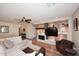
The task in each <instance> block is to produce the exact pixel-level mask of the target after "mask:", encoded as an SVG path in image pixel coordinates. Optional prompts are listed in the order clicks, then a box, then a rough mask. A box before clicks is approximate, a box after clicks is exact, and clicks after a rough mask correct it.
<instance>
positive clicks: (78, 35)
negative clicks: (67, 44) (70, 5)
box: [72, 8, 79, 55]
mask: <svg viewBox="0 0 79 59" xmlns="http://www.w3.org/2000/svg"><path fill="white" fill-rule="evenodd" d="M75 17H77V18H78V20H79V8H78V9H77V11H76V12H75V13H74V14H73V18H75ZM78 23H79V21H78ZM72 40H73V41H74V42H75V45H76V48H77V52H78V55H79V28H78V31H73V35H72Z"/></svg>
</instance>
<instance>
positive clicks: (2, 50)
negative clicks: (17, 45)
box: [0, 44, 5, 56]
mask: <svg viewBox="0 0 79 59" xmlns="http://www.w3.org/2000/svg"><path fill="white" fill-rule="evenodd" d="M4 55H5V48H4V47H3V45H1V44H0V56H4Z"/></svg>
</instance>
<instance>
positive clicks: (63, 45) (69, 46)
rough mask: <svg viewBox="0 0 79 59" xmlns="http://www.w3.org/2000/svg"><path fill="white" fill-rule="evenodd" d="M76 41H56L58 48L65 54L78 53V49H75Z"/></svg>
mask: <svg viewBox="0 0 79 59" xmlns="http://www.w3.org/2000/svg"><path fill="white" fill-rule="evenodd" d="M73 47H74V43H73V42H72V41H68V40H65V39H63V40H61V41H56V49H57V50H58V51H59V52H60V53H61V54H63V55H65V56H72V55H76V54H77V52H76V50H74V49H73Z"/></svg>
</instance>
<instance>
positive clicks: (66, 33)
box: [58, 32, 68, 35]
mask: <svg viewBox="0 0 79 59" xmlns="http://www.w3.org/2000/svg"><path fill="white" fill-rule="evenodd" d="M58 34H59V35H60V34H61V35H62V34H64V35H68V32H58Z"/></svg>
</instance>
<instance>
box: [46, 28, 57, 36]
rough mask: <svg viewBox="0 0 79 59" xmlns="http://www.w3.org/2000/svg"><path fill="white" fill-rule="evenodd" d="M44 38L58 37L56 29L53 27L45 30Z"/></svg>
mask: <svg viewBox="0 0 79 59" xmlns="http://www.w3.org/2000/svg"><path fill="white" fill-rule="evenodd" d="M45 34H46V36H58V29H57V28H56V27H55V28H53V27H48V28H46V29H45Z"/></svg>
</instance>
